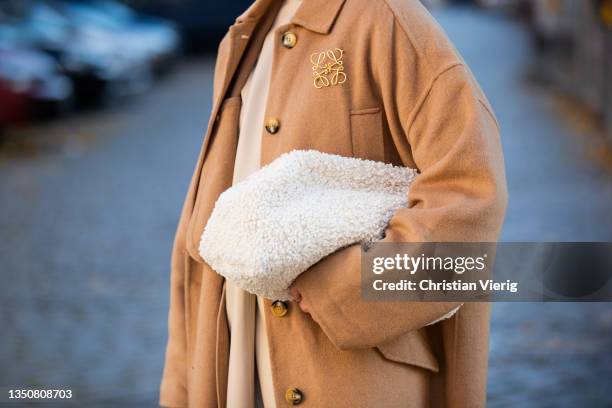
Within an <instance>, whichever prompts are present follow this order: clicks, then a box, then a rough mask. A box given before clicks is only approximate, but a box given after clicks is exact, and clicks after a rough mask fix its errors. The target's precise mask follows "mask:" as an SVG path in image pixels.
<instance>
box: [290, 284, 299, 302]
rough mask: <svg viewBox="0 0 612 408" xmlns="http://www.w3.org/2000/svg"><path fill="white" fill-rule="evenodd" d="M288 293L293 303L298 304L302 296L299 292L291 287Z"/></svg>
mask: <svg viewBox="0 0 612 408" xmlns="http://www.w3.org/2000/svg"><path fill="white" fill-rule="evenodd" d="M289 293H290V294H291V297H292V298H293V301H295V302H298V303H299V302H300V301H301V300H302V294H301V293H300V291H299V290H298V289H297V288H296V287H294V286H291V287H290V288H289Z"/></svg>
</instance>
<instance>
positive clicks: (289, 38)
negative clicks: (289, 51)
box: [281, 31, 297, 48]
mask: <svg viewBox="0 0 612 408" xmlns="http://www.w3.org/2000/svg"><path fill="white" fill-rule="evenodd" d="M281 41H282V42H283V47H285V48H293V47H295V44H297V35H295V33H294V32H291V31H287V32H285V33H283V36H282V37H281Z"/></svg>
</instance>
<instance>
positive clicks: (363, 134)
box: [350, 108, 385, 162]
mask: <svg viewBox="0 0 612 408" xmlns="http://www.w3.org/2000/svg"><path fill="white" fill-rule="evenodd" d="M350 119H351V142H352V144H353V155H354V156H355V157H357V158H360V159H368V160H374V161H381V162H382V161H384V160H385V147H384V140H383V118H382V112H381V110H380V108H367V109H358V110H351V111H350Z"/></svg>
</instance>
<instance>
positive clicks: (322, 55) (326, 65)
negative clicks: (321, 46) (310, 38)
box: [310, 48, 346, 89]
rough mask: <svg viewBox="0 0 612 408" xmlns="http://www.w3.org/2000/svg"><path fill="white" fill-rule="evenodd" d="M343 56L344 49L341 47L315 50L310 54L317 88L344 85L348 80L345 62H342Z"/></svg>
mask: <svg viewBox="0 0 612 408" xmlns="http://www.w3.org/2000/svg"><path fill="white" fill-rule="evenodd" d="M343 56H344V50H342V49H340V48H335V49H333V50H327V51H321V52H315V53H313V54H312V55H311V56H310V62H311V63H312V76H313V77H314V79H313V83H314V86H315V88H317V89H321V88H324V87H327V86H332V85H342V84H343V83H345V82H346V74H345V73H344V63H343V62H342V57H343Z"/></svg>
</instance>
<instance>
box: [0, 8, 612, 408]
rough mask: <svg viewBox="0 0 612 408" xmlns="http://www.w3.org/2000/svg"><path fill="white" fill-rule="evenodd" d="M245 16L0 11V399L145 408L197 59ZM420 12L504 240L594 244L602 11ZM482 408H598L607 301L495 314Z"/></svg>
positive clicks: (607, 359)
mask: <svg viewBox="0 0 612 408" xmlns="http://www.w3.org/2000/svg"><path fill="white" fill-rule="evenodd" d="M249 3H250V2H249V0H242V1H236V0H233V1H226V2H210V1H204V0H146V1H145V0H135V1H131V2H118V1H116V0H93V1H87V2H77V1H67V0H66V1H63V0H62V1H55V0H53V1H52V0H32V1H7V0H0V242H1V244H0V282H1V283H0V327H1V329H0V330H1V331H0V388H1V389H6V387H16V388H36V387H44V388H49V387H55V388H71V389H73V392H74V394H75V401H73V404H74V406H87V407H106V406H110V407H112V406H117V405H122V406H134V407H152V406H156V404H157V393H158V384H159V381H160V377H161V370H162V365H163V353H164V347H165V342H166V316H167V305H168V283H169V257H170V249H171V244H172V239H173V234H174V230H175V227H176V224H177V220H178V215H179V211H180V207H181V204H182V201H183V198H184V194H185V192H186V189H187V184H188V182H189V178H190V176H191V172H192V170H193V166H194V164H195V160H196V156H197V153H198V150H199V146H200V144H201V142H202V134H203V132H204V129H205V126H206V122H207V120H208V114H209V110H210V99H211V93H212V74H213V72H212V70H213V64H214V58H215V55H214V51H215V50H216V46H217V42H218V40H219V38H220V37H221V36H222V35H223V34H224V32H225V30H226V29H227V27H228V26H229V25H230V24H231V23H232V22H233V21H234V19H235V17H236V16H237V15H239V14H240V13H241V12H242V11H243V10H244V9H245V8H246V7H247V6H248V4H249ZM426 3H427V6H429V7H430V8H431V10H432V13H433V14H434V16H435V17H436V18H437V19H438V21H439V22H440V24H441V25H442V26H443V27H444V29H445V30H446V31H447V33H448V35H449V36H450V38H451V39H452V41H453V42H454V43H455V44H456V46H457V47H458V48H459V50H460V51H461V53H462V54H463V55H464V57H465V59H466V61H467V62H468V64H469V65H470V66H471V68H472V70H473V71H474V74H475V75H476V77H477V79H478V80H479V82H480V83H481V85H482V87H483V89H484V90H485V92H486V94H487V95H488V97H489V99H490V100H491V103H492V105H493V107H494V109H495V111H496V113H497V116H498V119H499V121H500V124H501V128H502V137H503V144H504V149H505V155H506V167H507V173H508V174H507V175H508V182H509V188H510V204H509V209H508V214H507V218H506V223H505V227H504V230H503V240H506V241H528V240H533V241H612V215H611V209H612V149H611V146H612V1H610V0H474V1H468V0H465V1H444V0H429V1H427V2H426ZM488 399H489V406H491V407H516V406H520V407H576V406H584V407H612V307H610V304H605V303H588V304H587V303H584V304H578V303H573V304H562V303H554V304H553V303H551V304H530V303H511V304H510V303H508V304H495V305H494V312H493V321H492V334H491V357H490V370H489V397H488ZM0 405H2V404H0ZM64 405H65V404H64Z"/></svg>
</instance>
